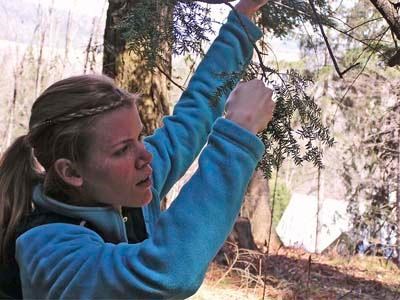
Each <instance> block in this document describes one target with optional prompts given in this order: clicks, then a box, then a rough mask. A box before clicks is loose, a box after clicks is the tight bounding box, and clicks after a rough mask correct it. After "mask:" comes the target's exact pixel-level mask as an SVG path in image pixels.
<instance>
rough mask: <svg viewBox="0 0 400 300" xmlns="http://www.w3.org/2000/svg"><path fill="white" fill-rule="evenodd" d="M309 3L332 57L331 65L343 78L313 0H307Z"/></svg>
mask: <svg viewBox="0 0 400 300" xmlns="http://www.w3.org/2000/svg"><path fill="white" fill-rule="evenodd" d="M309 3H310V6H311V8H312V11H313V13H314V17H315V19H316V20H317V23H318V26H319V29H320V30H321V34H322V37H323V38H324V41H325V44H326V47H327V48H328V52H329V56H330V57H331V59H332V62H333V65H334V67H335V70H336V72H337V73H338V75H339V77H340V78H343V74H342V72H341V71H340V69H339V65H338V63H337V61H336V58H335V55H334V54H333V51H332V48H331V45H330V44H329V40H328V37H327V36H326V34H325V31H324V27H323V26H322V24H321V20H320V18H319V15H318V13H317V10H316V8H315V5H314V1H313V0H309Z"/></svg>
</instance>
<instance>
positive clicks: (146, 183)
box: [136, 176, 151, 188]
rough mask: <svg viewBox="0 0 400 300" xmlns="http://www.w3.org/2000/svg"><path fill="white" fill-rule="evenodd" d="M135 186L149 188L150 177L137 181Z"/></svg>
mask: <svg viewBox="0 0 400 300" xmlns="http://www.w3.org/2000/svg"><path fill="white" fill-rule="evenodd" d="M136 185H137V186H139V187H142V188H148V187H150V186H151V179H150V176H148V177H146V178H145V179H143V180H141V181H139V182H138V183H137V184H136Z"/></svg>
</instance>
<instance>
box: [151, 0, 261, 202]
mask: <svg viewBox="0 0 400 300" xmlns="http://www.w3.org/2000/svg"><path fill="white" fill-rule="evenodd" d="M249 1H252V0H249ZM240 18H241V21H239V20H238V17H237V14H235V13H234V12H231V13H230V14H229V17H228V21H227V23H226V24H224V25H223V26H222V28H221V30H220V32H219V35H218V37H217V38H216V40H215V41H214V43H213V44H212V46H211V47H210V49H209V51H208V52H207V54H206V56H205V57H204V59H203V61H202V62H201V63H200V65H199V67H198V69H197V71H196V73H195V74H194V75H193V77H192V79H191V81H190V83H189V86H188V89H187V90H186V91H185V92H184V93H183V94H182V96H181V99H180V100H179V102H178V103H177V105H176V106H175V109H174V112H173V114H172V115H171V116H169V117H166V118H164V119H163V124H164V126H163V127H162V128H160V129H158V130H157V131H156V132H155V133H154V135H153V136H150V137H148V138H146V139H145V143H146V148H147V149H148V150H149V151H150V152H151V153H152V154H153V169H154V173H153V185H154V188H155V189H156V191H157V192H158V194H159V196H160V198H163V197H164V195H165V194H166V193H167V192H168V191H169V189H170V188H171V187H172V185H173V184H174V183H175V182H176V181H177V180H178V179H179V178H180V177H181V176H182V175H183V174H184V173H185V171H186V170H187V168H188V167H189V166H190V164H191V163H192V162H193V160H194V159H195V157H196V156H197V155H198V154H199V152H200V150H201V149H202V147H203V146H204V144H205V142H206V139H207V135H208V134H209V132H210V130H211V127H212V124H213V123H214V121H215V119H216V118H217V117H219V116H221V114H222V111H223V107H224V104H225V101H226V98H227V94H229V91H227V94H224V95H222V96H221V97H220V99H219V102H218V103H217V105H216V106H213V105H211V99H212V97H213V96H215V94H216V92H217V89H218V88H219V87H221V86H222V85H223V84H224V82H225V81H226V80H227V78H222V76H221V73H233V72H235V73H237V72H240V71H242V70H243V69H244V68H245V67H246V66H247V64H248V63H249V61H250V59H251V57H252V53H253V47H252V43H251V42H250V41H249V37H248V34H249V36H250V39H252V40H253V41H255V40H257V39H258V38H260V36H261V32H260V30H259V29H258V28H257V27H256V26H255V25H254V24H253V23H252V22H251V21H250V20H249V19H248V18H247V17H246V16H245V15H243V14H240ZM242 25H244V26H245V27H246V30H245V29H244V28H243V26H242ZM246 31H247V33H246ZM236 81H238V78H237V79H236Z"/></svg>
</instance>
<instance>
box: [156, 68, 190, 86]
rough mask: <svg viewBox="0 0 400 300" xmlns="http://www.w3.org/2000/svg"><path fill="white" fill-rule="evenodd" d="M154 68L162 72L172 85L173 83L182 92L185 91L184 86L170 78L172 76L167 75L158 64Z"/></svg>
mask: <svg viewBox="0 0 400 300" xmlns="http://www.w3.org/2000/svg"><path fill="white" fill-rule="evenodd" d="M156 68H157V70H158V71H160V73H161V74H163V75H164V76H165V77H167V79H168V80H169V81H171V82H172V84H173V85H175V86H176V87H177V88H179V89H180V90H181V91H182V92H184V91H185V88H184V87H183V86H181V85H180V84H179V83H177V82H176V81H174V80H173V79H172V77H171V76H169V74H167V73H166V72H164V70H163V69H162V68H160V67H159V66H156Z"/></svg>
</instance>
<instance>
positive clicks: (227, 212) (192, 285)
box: [16, 118, 263, 299]
mask: <svg viewBox="0 0 400 300" xmlns="http://www.w3.org/2000/svg"><path fill="white" fill-rule="evenodd" d="M262 153H263V144H262V143H261V141H259V140H258V139H257V137H256V136H255V135H253V134H251V133H250V132H249V131H247V130H246V129H243V128H242V127H239V126H238V125H236V124H235V123H234V122H232V121H230V120H226V119H222V118H221V119H218V120H217V121H216V123H215V125H214V127H213V131H212V133H211V134H210V137H209V142H208V145H207V147H206V148H205V150H204V151H203V153H202V155H201V156H200V167H199V169H198V171H197V172H196V173H195V174H194V176H193V177H192V179H191V180H190V181H189V183H188V184H187V185H186V186H185V187H184V188H183V190H182V192H181V193H180V195H179V196H178V198H177V199H176V200H175V201H174V203H173V205H172V206H171V207H170V209H168V210H167V211H165V212H163V213H162V214H161V216H160V218H159V220H158V222H157V223H156V224H155V230H154V233H153V234H152V235H151V236H150V237H149V238H148V239H147V240H145V241H144V242H142V243H140V244H133V245H130V244H126V243H121V244H118V245H114V244H107V243H104V241H103V240H102V239H101V238H100V237H99V236H98V235H97V234H95V233H94V232H93V231H91V230H88V229H86V228H84V227H82V226H76V225H69V224H50V225H43V226H39V227H36V228H34V229H32V230H30V231H28V232H27V233H25V234H23V235H22V236H20V237H19V238H18V240H17V249H16V257H17V260H18V263H19V266H20V272H21V280H22V286H23V294H24V298H32V299H45V298H46V299H62V298H71V299H72V298H74V299H93V298H102V299H124V298H130V299H132V298H133V299H161V298H172V297H174V298H178V299H183V298H185V297H188V296H190V295H191V294H193V293H194V292H195V291H196V290H197V288H198V287H199V285H200V284H201V282H202V280H203V277H204V274H205V272H206V269H207V266H208V263H209V262H210V261H211V259H212V258H213V257H214V256H215V254H216V252H217V251H218V249H219V248H220V246H221V245H222V243H223V241H224V240H225V238H226V236H227V234H228V233H229V231H230V230H231V229H232V226H233V223H234V220H235V218H236V215H237V212H238V210H239V208H240V205H241V200H242V198H243V196H244V193H245V190H246V186H247V184H248V182H249V179H250V177H251V175H252V173H253V171H254V168H255V166H256V165H257V162H258V160H259V159H260V157H261V156H262Z"/></svg>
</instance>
